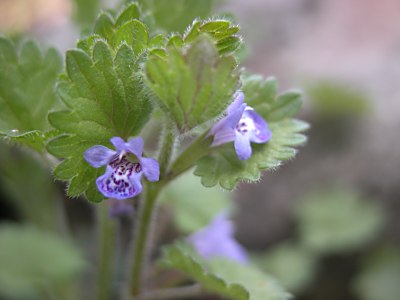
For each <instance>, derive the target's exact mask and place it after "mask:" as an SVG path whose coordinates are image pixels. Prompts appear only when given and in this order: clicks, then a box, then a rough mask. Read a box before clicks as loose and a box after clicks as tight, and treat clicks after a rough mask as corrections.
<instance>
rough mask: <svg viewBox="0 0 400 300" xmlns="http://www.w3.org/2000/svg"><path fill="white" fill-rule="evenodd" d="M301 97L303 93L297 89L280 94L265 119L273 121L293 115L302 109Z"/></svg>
mask: <svg viewBox="0 0 400 300" xmlns="http://www.w3.org/2000/svg"><path fill="white" fill-rule="evenodd" d="M301 98H302V94H301V93H300V92H297V91H289V92H286V93H284V94H281V95H279V96H278V98H277V99H276V104H275V105H274V106H273V107H272V109H271V110H270V112H269V113H268V116H267V117H266V118H265V119H267V120H268V121H270V122H273V121H279V120H282V119H284V118H291V117H293V116H294V115H295V114H297V113H298V111H299V110H300V107H301V104H302V102H301Z"/></svg>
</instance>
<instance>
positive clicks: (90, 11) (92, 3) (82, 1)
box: [73, 0, 101, 28]
mask: <svg viewBox="0 0 400 300" xmlns="http://www.w3.org/2000/svg"><path fill="white" fill-rule="evenodd" d="M73 4H74V8H73V9H74V10H73V19H74V20H75V21H76V23H77V24H78V25H80V26H81V27H82V28H87V27H89V26H91V24H93V21H94V20H95V19H96V16H97V13H98V12H99V10H100V7H101V1H100V0H73Z"/></svg>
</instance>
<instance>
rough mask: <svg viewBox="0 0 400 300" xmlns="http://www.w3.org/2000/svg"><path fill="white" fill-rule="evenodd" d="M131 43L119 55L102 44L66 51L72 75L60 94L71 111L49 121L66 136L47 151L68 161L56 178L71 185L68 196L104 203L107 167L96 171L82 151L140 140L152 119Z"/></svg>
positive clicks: (65, 78) (124, 44) (64, 81)
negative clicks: (102, 179) (100, 186)
mask: <svg viewBox="0 0 400 300" xmlns="http://www.w3.org/2000/svg"><path fill="white" fill-rule="evenodd" d="M125 24H131V23H129V22H128V23H125ZM115 34H118V32H116V33H115ZM118 38H121V37H118ZM130 42H131V41H122V42H121V44H122V45H121V47H119V48H118V50H117V51H116V52H114V51H113V50H112V48H111V47H110V46H109V45H108V44H107V43H106V42H105V41H103V40H97V41H96V42H95V44H94V46H93V47H92V50H91V54H90V55H89V54H87V53H86V52H84V51H82V50H80V49H74V50H70V51H68V52H67V55H66V69H67V73H66V74H65V75H64V76H63V77H62V78H61V79H60V81H59V83H58V88H57V92H58V94H59V95H60V98H61V99H62V100H63V101H64V103H65V104H66V106H67V107H68V108H69V110H64V111H57V112H53V113H51V114H50V115H49V121H50V123H51V124H52V125H53V126H54V127H55V128H57V129H58V130H59V131H60V132H62V133H63V134H62V135H61V136H59V137H57V138H56V139H54V140H52V141H50V142H49V144H48V147H47V149H48V151H49V152H50V153H51V154H53V155H55V156H57V157H60V158H65V159H66V160H64V161H63V162H62V163H61V164H59V165H58V166H57V167H56V169H55V170H54V174H55V176H56V177H57V178H59V179H62V180H69V181H70V184H69V187H68V190H67V194H68V195H69V196H72V197H74V196H79V195H80V194H82V193H86V196H87V198H88V199H89V200H91V201H101V200H102V199H103V196H102V195H101V194H100V193H99V192H98V191H97V188H96V185H95V180H96V177H98V176H99V175H101V174H102V173H104V169H103V168H102V169H94V168H93V167H91V166H90V165H89V164H88V163H87V162H86V161H84V159H83V152H84V151H85V150H86V149H88V148H89V147H91V146H93V145H98V144H100V145H106V146H109V147H110V148H112V147H111V145H110V144H109V139H110V138H111V137H113V136H120V137H122V138H124V139H127V138H128V137H131V136H135V135H137V134H138V133H139V132H140V130H141V129H142V127H143V126H144V125H145V123H146V122H147V121H148V119H149V116H150V113H151V111H152V105H151V103H150V101H149V98H148V96H147V94H146V92H145V90H144V89H145V87H144V86H143V84H142V79H141V73H140V64H139V62H138V61H137V59H136V57H135V50H134V49H133V48H132V47H130V46H129V45H130ZM132 43H135V42H132ZM135 45H136V44H135ZM136 46H137V45H136ZM89 195H90V196H89Z"/></svg>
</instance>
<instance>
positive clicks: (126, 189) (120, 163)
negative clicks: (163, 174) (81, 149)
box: [83, 137, 160, 200]
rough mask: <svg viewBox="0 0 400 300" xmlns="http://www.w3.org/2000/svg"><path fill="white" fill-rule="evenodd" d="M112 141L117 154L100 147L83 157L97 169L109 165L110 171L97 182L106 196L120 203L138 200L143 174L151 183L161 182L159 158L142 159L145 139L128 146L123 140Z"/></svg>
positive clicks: (89, 151) (129, 143)
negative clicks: (131, 199) (159, 180)
mask: <svg viewBox="0 0 400 300" xmlns="http://www.w3.org/2000/svg"><path fill="white" fill-rule="evenodd" d="M110 142H111V143H112V144H113V145H114V147H115V149H116V151H114V150H111V149H108V148H107V147H104V146H101V145H96V146H93V147H91V148H89V149H88V150H86V151H85V153H84V154H83V156H84V157H85V159H86V161H87V162H88V163H89V164H90V165H92V166H93V167H95V168H100V167H102V166H104V165H107V168H106V172H105V173H104V174H103V175H102V176H100V177H99V178H97V180H96V184H97V188H98V189H99V191H100V192H101V193H102V194H103V195H104V196H106V197H109V198H115V199H119V200H121V199H126V198H131V197H135V196H136V195H137V194H139V193H140V192H141V191H142V183H141V179H142V175H143V174H144V176H145V177H146V178H147V179H148V180H149V181H158V179H159V177H160V167H159V165H158V162H157V161H156V160H155V159H153V158H147V157H142V153H143V140H142V138H141V137H137V138H133V139H131V140H129V141H128V142H127V143H125V141H124V140H123V139H122V138H120V137H113V138H111V139H110Z"/></svg>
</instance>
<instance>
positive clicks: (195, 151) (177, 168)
mask: <svg viewBox="0 0 400 300" xmlns="http://www.w3.org/2000/svg"><path fill="white" fill-rule="evenodd" d="M207 133H208V132H205V133H203V134H202V135H200V136H199V137H198V138H197V139H196V140H195V141H194V142H193V143H192V144H190V146H189V147H187V148H186V149H185V151H183V152H182V153H181V155H179V157H178V158H177V159H176V160H175V161H174V162H173V164H172V166H171V171H170V173H169V174H168V176H167V178H166V180H167V181H171V180H172V179H174V178H176V177H177V176H179V175H180V174H182V173H184V172H185V171H187V170H189V169H190V168H192V167H193V166H194V164H195V163H196V161H197V160H199V159H200V158H202V157H203V156H205V155H206V154H208V153H210V151H212V148H211V147H210V144H211V137H206V136H207Z"/></svg>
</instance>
